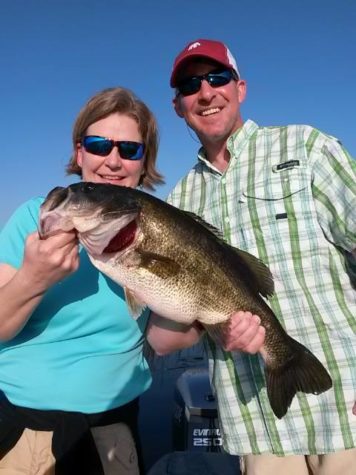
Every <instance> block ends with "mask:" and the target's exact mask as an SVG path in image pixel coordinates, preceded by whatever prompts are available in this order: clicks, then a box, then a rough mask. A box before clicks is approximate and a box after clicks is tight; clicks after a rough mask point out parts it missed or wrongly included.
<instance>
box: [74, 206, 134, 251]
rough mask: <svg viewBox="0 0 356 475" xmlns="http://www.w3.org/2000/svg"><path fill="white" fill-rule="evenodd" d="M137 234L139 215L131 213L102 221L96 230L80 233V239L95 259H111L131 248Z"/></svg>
mask: <svg viewBox="0 0 356 475" xmlns="http://www.w3.org/2000/svg"><path fill="white" fill-rule="evenodd" d="M103 218H105V215H104V216H103ZM137 234H138V220H137V213H130V214H127V215H124V216H119V217H117V218H114V219H111V220H101V221H100V223H98V225H97V226H96V227H95V228H93V229H90V230H88V231H84V232H78V238H79V241H80V242H81V243H82V245H83V246H84V247H85V249H86V250H87V251H88V253H89V254H90V255H92V256H93V257H99V256H104V255H105V256H107V257H110V255H112V254H119V253H122V252H123V251H125V250H126V249H127V248H128V247H130V246H131V245H132V244H133V243H134V242H135V240H136V236H137Z"/></svg>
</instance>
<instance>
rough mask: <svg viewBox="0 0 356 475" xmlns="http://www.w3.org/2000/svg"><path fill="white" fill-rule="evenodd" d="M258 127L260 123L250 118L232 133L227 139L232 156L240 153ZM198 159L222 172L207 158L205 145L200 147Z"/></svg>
mask: <svg viewBox="0 0 356 475" xmlns="http://www.w3.org/2000/svg"><path fill="white" fill-rule="evenodd" d="M257 129H258V125H257V124H256V123H255V122H253V121H252V120H250V119H248V120H247V121H246V122H244V124H243V126H242V127H240V128H239V129H237V130H236V132H234V133H233V134H232V135H230V137H229V138H228V139H227V149H228V151H229V152H230V155H231V157H237V156H238V155H239V154H240V152H241V151H242V150H243V149H244V147H245V145H246V144H247V142H248V141H249V140H250V138H251V137H252V135H253V134H254V133H255V132H256V130H257ZM198 161H200V162H202V163H203V164H204V165H206V166H207V167H208V168H210V169H212V170H214V171H217V172H218V173H221V172H220V171H219V170H217V169H216V168H215V167H214V166H213V165H212V164H211V163H210V162H209V160H208V159H207V158H206V152H205V149H204V147H200V149H199V151H198Z"/></svg>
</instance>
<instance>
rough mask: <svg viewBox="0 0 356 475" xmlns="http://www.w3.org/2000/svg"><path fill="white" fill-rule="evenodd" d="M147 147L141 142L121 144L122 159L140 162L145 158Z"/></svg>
mask: <svg viewBox="0 0 356 475" xmlns="http://www.w3.org/2000/svg"><path fill="white" fill-rule="evenodd" d="M144 151H145V147H144V145H143V143H139V142H128V141H120V142H119V152H120V156H121V157H122V158H126V159H127V160H140V159H141V158H142V157H143V154H144Z"/></svg>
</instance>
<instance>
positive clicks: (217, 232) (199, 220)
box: [181, 210, 225, 242]
mask: <svg viewBox="0 0 356 475" xmlns="http://www.w3.org/2000/svg"><path fill="white" fill-rule="evenodd" d="M181 211H182V212H183V213H185V214H187V215H188V216H190V217H191V218H193V219H194V221H196V222H197V223H199V224H201V225H202V226H204V228H206V229H207V230H208V231H210V232H211V233H213V234H215V236H216V237H217V238H219V239H221V240H223V241H224V236H223V234H222V232H221V231H220V229H218V228H216V227H215V226H213V225H212V224H210V223H208V222H207V221H205V220H204V219H203V218H201V217H200V216H198V215H197V214H195V213H193V212H191V211H183V210H181ZM224 242H225V241H224Z"/></svg>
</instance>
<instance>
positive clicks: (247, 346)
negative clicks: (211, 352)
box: [218, 311, 266, 354]
mask: <svg viewBox="0 0 356 475" xmlns="http://www.w3.org/2000/svg"><path fill="white" fill-rule="evenodd" d="M265 334H266V330H265V329H264V327H262V326H261V319H260V318H259V317H258V316H257V315H253V314H252V313H251V312H244V311H239V312H235V313H233V314H232V315H231V317H230V319H229V320H228V322H227V323H226V325H225V328H224V330H222V332H221V334H220V335H219V336H218V340H219V341H218V343H219V344H220V345H221V346H222V347H223V348H224V350H226V351H236V350H237V351H244V352H246V353H250V354H255V353H257V352H258V351H259V350H260V349H261V348H262V346H263V344H264V341H265Z"/></svg>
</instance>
